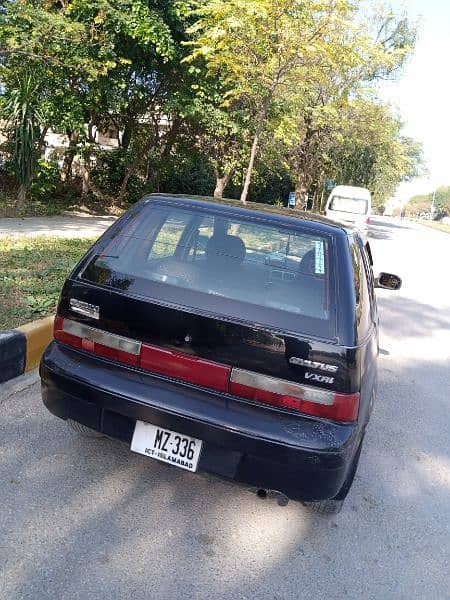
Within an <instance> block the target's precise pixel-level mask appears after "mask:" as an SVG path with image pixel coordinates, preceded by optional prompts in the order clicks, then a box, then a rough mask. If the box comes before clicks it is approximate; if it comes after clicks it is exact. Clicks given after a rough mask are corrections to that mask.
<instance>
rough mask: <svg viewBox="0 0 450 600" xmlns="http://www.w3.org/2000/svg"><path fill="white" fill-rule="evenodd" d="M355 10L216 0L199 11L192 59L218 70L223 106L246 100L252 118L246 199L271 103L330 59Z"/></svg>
mask: <svg viewBox="0 0 450 600" xmlns="http://www.w3.org/2000/svg"><path fill="white" fill-rule="evenodd" d="M351 14H352V6H351V4H350V2H346V1H345V0H330V1H329V2H327V3H323V2H318V1H315V0H307V1H303V2H292V0H277V1H276V2H273V1H272V0H214V1H212V2H208V3H207V4H205V5H202V6H201V7H200V8H199V9H198V10H197V16H198V21H197V22H196V23H195V25H194V26H193V27H191V29H190V33H191V34H193V36H194V41H193V42H191V45H192V46H193V51H192V53H191V55H190V57H189V58H188V60H190V61H194V60H196V59H198V58H202V59H203V60H204V61H205V63H206V66H207V70H208V73H209V75H210V76H211V77H214V76H215V75H217V74H220V76H221V77H222V78H223V80H224V83H225V84H226V86H227V88H228V89H227V92H226V94H225V97H224V101H223V106H224V107H226V106H228V105H229V104H230V103H232V102H233V101H236V100H239V101H241V102H245V103H246V104H247V106H248V110H249V111H250V113H251V114H252V116H253V120H254V126H253V142H252V146H251V150H250V156H249V160H248V167H247V173H246V177H245V182H244V186H243V189H242V194H241V201H242V202H243V203H245V202H246V198H247V194H248V189H249V185H250V180H251V175H252V171H253V167H254V163H255V158H256V153H257V150H258V147H259V143H260V139H261V134H262V132H263V130H264V127H265V124H266V121H267V118H268V116H269V113H270V111H271V109H272V108H273V105H274V104H276V102H277V101H278V100H279V99H281V98H282V97H283V96H285V95H288V94H290V93H291V92H292V91H293V90H298V89H299V88H301V87H302V86H304V85H305V83H307V82H308V81H309V80H311V79H313V78H314V75H315V73H316V72H317V71H320V70H321V69H323V65H324V64H327V63H328V62H329V60H330V59H331V56H332V55H333V52H335V51H336V43H337V42H336V38H335V35H334V34H335V31H336V30H339V26H340V23H341V22H342V21H345V20H346V19H348V18H349V17H350V15H351ZM340 50H341V51H345V48H340Z"/></svg>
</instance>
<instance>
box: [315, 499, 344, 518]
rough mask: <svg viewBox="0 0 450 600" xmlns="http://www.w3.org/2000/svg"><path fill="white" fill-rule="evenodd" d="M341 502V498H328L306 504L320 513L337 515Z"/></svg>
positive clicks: (342, 502)
mask: <svg viewBox="0 0 450 600" xmlns="http://www.w3.org/2000/svg"><path fill="white" fill-rule="evenodd" d="M343 504H344V501H343V500H335V499H334V498H330V499H329V500H320V501H318V502H308V504H307V506H309V508H312V510H314V511H315V512H317V513H319V514H321V515H337V514H338V513H340V512H341V510H342V506H343Z"/></svg>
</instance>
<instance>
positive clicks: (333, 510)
mask: <svg viewBox="0 0 450 600" xmlns="http://www.w3.org/2000/svg"><path fill="white" fill-rule="evenodd" d="M363 440H364V435H363V436H362V438H361V441H360V442H359V446H358V450H357V451H356V454H355V456H354V457H353V462H352V465H351V467H350V470H349V472H348V475H347V478H346V480H345V481H344V483H343V484H342V487H341V489H340V490H339V492H338V493H337V494H336V496H335V497H334V498H329V499H327V500H318V501H317V502H306V506H309V508H311V509H312V510H314V511H315V512H317V513H320V514H322V515H337V514H338V513H340V512H341V510H342V506H343V505H344V500H345V498H346V497H347V494H348V492H349V491H350V488H351V487H352V483H353V479H354V478H355V475H356V469H357V468H358V463H359V457H360V455H361V448H362V444H363Z"/></svg>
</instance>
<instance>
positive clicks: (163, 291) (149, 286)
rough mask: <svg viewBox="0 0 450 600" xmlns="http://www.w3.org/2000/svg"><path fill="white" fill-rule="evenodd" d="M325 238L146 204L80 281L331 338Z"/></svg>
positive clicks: (203, 212)
mask: <svg viewBox="0 0 450 600" xmlns="http://www.w3.org/2000/svg"><path fill="white" fill-rule="evenodd" d="M329 244H330V240H329V238H327V237H325V236H322V235H320V234H316V233H314V232H312V231H299V230H296V229H292V230H291V229H289V228H280V227H278V226H277V225H276V224H275V225H273V224H270V223H268V222H267V221H264V219H262V220H259V219H253V218H252V219H249V220H246V219H243V218H241V217H240V216H239V217H236V216H234V215H233V214H232V213H231V214H227V213H226V211H224V212H222V213H221V212H220V211H217V208H216V210H214V209H213V208H212V209H211V212H209V211H207V210H205V209H203V208H198V209H197V208H184V207H183V208H180V207H178V206H172V205H169V204H167V205H166V204H158V203H151V204H149V205H148V206H147V207H145V208H144V210H143V211H141V212H140V213H139V214H138V216H137V217H135V219H134V221H131V222H129V224H128V225H126V226H125V227H123V228H122V229H121V230H120V231H119V232H118V234H117V235H116V237H114V238H113V240H112V241H110V242H109V243H108V244H106V245H105V247H104V248H101V249H100V251H99V253H98V254H97V255H95V256H94V258H93V259H92V260H91V262H90V263H89V264H88V265H87V267H86V268H85V270H84V272H83V273H82V277H83V278H84V279H87V280H89V281H90V282H92V283H96V284H100V285H105V286H108V287H112V288H116V289H120V290H127V291H129V292H131V293H133V294H137V295H141V296H145V297H148V298H152V299H155V300H157V301H158V300H160V301H163V302H170V303H176V304H177V305H184V306H186V307H195V308H197V309H201V310H205V311H209V312H214V313H220V314H223V315H225V316H229V317H233V318H238V319H245V320H250V321H252V322H259V323H263V324H266V325H270V326H274V327H283V328H289V329H291V330H299V331H306V332H308V331H309V332H311V333H313V334H316V335H321V336H328V337H329V336H330V335H332V333H331V332H332V331H334V329H333V325H332V323H331V321H332V319H331V317H330V305H332V298H330V290H331V288H332V286H330V283H329V271H330V268H329V262H330V261H329V256H330V247H329Z"/></svg>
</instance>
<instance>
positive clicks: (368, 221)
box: [366, 217, 370, 225]
mask: <svg viewBox="0 0 450 600" xmlns="http://www.w3.org/2000/svg"><path fill="white" fill-rule="evenodd" d="M369 223H370V217H367V219H366V225H368V224H369Z"/></svg>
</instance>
